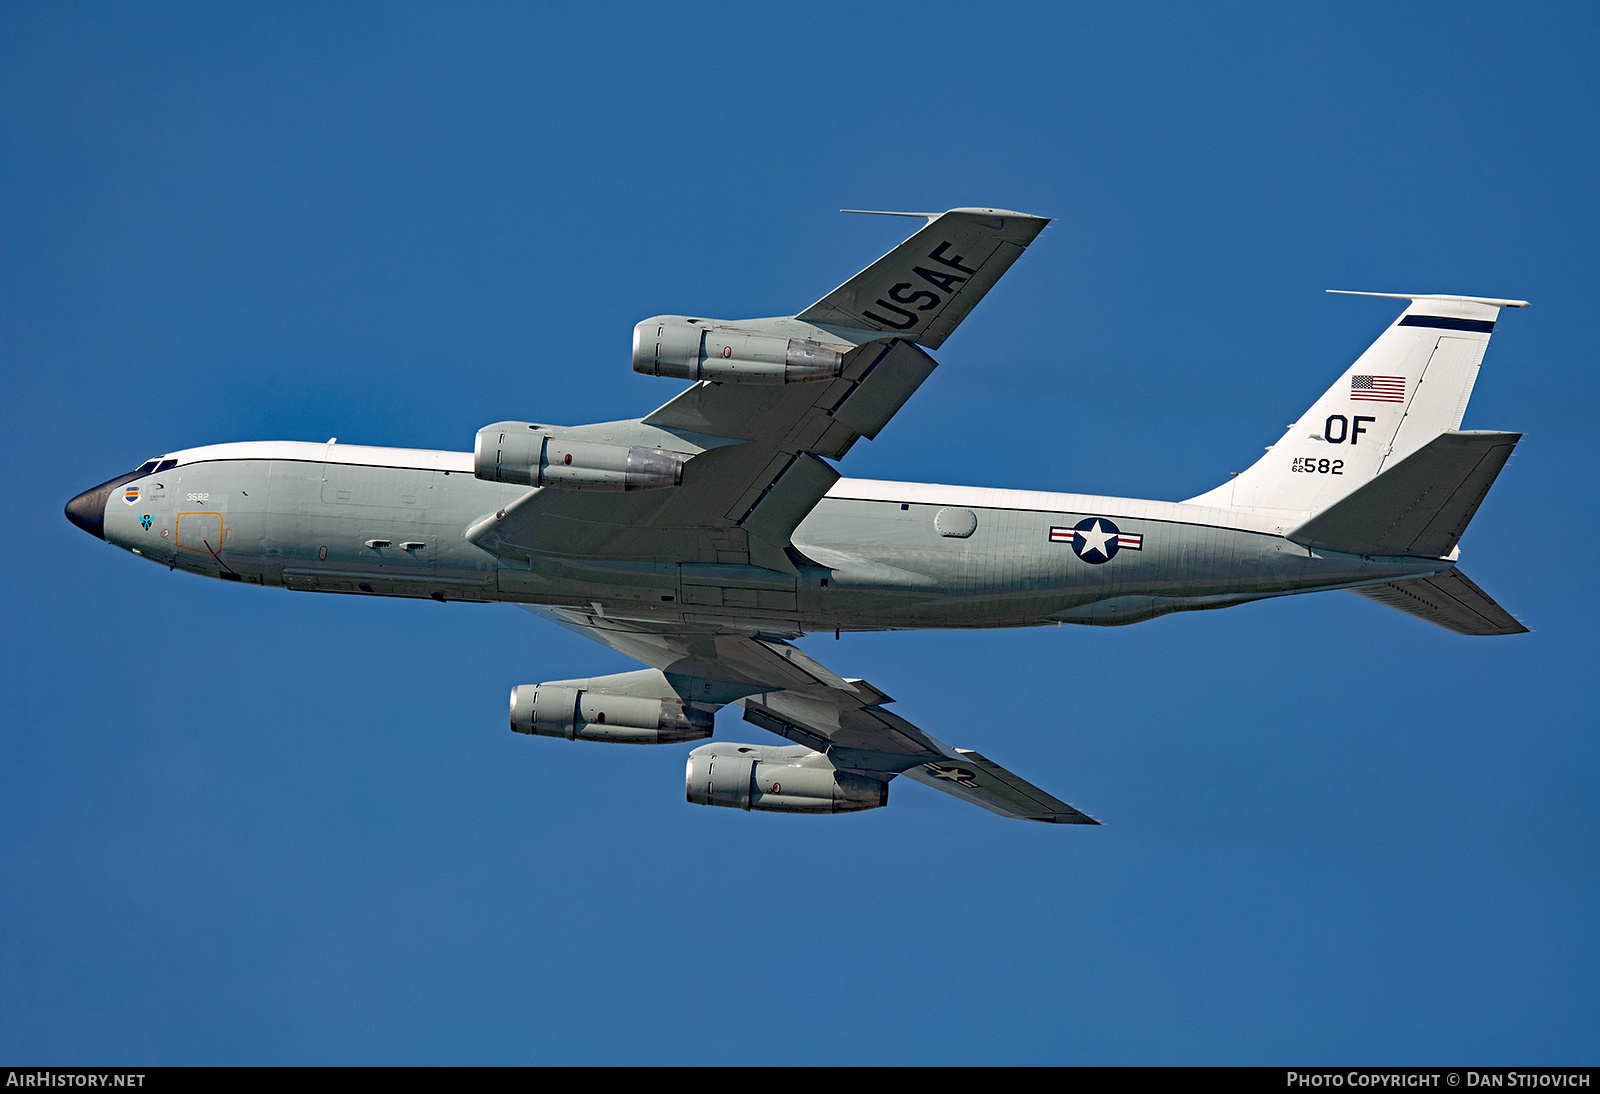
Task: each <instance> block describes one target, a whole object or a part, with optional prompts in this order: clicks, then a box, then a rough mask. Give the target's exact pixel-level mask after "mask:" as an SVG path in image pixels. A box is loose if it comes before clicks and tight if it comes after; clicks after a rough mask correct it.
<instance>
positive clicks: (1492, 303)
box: [1322, 289, 1531, 308]
mask: <svg viewBox="0 0 1600 1094" xmlns="http://www.w3.org/2000/svg"><path fill="white" fill-rule="evenodd" d="M1322 291H1323V292H1331V293H1337V294H1338V295H1340V296H1381V297H1384V298H1385V299H1387V300H1412V301H1416V300H1443V301H1447V302H1449V303H1451V304H1482V305H1484V306H1485V307H1489V308H1526V307H1530V306H1531V305H1529V303H1528V302H1527V301H1526V300H1496V299H1495V298H1494V297H1492V296H1440V295H1437V294H1430V293H1408V292H1356V291H1355V290H1354V289H1324V290H1322Z"/></svg>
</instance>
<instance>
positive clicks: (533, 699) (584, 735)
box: [511, 684, 714, 745]
mask: <svg viewBox="0 0 1600 1094" xmlns="http://www.w3.org/2000/svg"><path fill="white" fill-rule="evenodd" d="M713 713H714V712H713V711H710V710H707V709H705V708H704V707H701V706H698V705H696V704H694V703H686V702H684V701H683V700H681V699H643V698H639V697H637V696H632V695H618V694H616V693H614V692H606V691H597V690H594V689H592V688H580V687H572V686H570V685H566V684H520V685H518V686H517V687H514V688H512V689H511V728H512V729H513V730H515V731H516V732H518V733H532V734H537V735H538V736H540V737H565V738H566V739H567V740H569V741H609V742H611V743H613V744H629V745H668V744H677V743H679V742H681V741H699V740H703V739H705V738H706V737H709V736H711V726H712V721H713Z"/></svg>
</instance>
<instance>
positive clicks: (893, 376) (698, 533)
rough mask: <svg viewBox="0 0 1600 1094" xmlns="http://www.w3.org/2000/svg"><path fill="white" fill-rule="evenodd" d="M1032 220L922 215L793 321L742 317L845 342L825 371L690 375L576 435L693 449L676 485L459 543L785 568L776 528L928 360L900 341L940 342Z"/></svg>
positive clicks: (586, 501)
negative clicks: (640, 409)
mask: <svg viewBox="0 0 1600 1094" xmlns="http://www.w3.org/2000/svg"><path fill="white" fill-rule="evenodd" d="M1047 223H1049V221H1048V220H1046V219H1045V218H1042V217H1030V216H1023V215H1022V214H1018V213H1005V212H996V211H994V210H971V209H957V210H953V211H951V212H949V213H944V214H941V215H939V216H935V217H931V218H930V219H929V222H928V224H927V226H926V227H924V228H923V229H922V230H921V231H919V232H917V233H916V234H915V235H913V236H912V237H911V238H910V239H908V240H907V241H906V242H904V243H902V244H901V245H900V246H899V247H896V248H895V249H894V250H892V251H890V252H889V253H888V254H887V255H885V256H884V257H883V258H881V259H879V260H878V261H877V262H875V263H873V264H872V265H871V266H869V267H867V269H865V270H863V271H862V272H861V273H859V274H857V275H856V276H855V277H853V278H851V279H850V280H849V281H847V282H846V283H845V284H844V285H842V286H840V287H839V288H838V289H835V290H834V291H833V292H832V293H829V294H828V295H827V296H826V297H824V298H823V299H822V300H820V301H818V302H817V303H816V304H813V305H812V306H811V307H810V308H807V309H806V310H805V311H804V312H802V313H801V314H800V315H799V316H796V317H794V318H792V319H778V320H759V321H757V320H752V321H751V322H753V323H756V322H759V323H761V324H764V325H765V327H764V329H769V330H770V331H771V332H775V333H787V334H788V335H790V336H792V337H795V338H800V339H816V338H823V339H825V340H827V341H829V342H832V343H834V344H837V345H841V346H847V347H849V349H848V352H847V353H846V354H845V356H844V361H843V371H842V373H841V375H839V376H838V377H837V378H835V379H832V380H819V381H814V382H809V383H790V384H740V383H716V382H710V381H704V382H700V383H697V384H695V385H694V386H693V387H691V388H689V389H688V390H687V391H685V392H683V393H682V394H681V395H679V396H678V397H677V398H675V399H673V400H672V401H671V402H669V403H667V404H666V405H665V406H663V407H661V408H660V409H659V410H657V411H655V412H654V413H652V414H650V415H648V416H647V417H645V418H644V419H642V420H640V421H636V422H616V423H610V424H607V425H603V426H593V427H585V429H586V430H587V431H590V432H593V433H595V434H596V437H595V439H597V440H604V441H607V442H613V440H614V439H615V443H623V444H641V445H645V446H648V447H659V448H664V449H667V450H669V451H679V452H682V451H691V452H694V453H696V454H695V455H693V457H692V458H691V459H689V461H688V462H687V464H685V465H684V468H683V480H682V483H681V484H680V485H678V486H676V487H673V488H670V489H660V490H637V491H632V492H628V493H598V492H583V491H575V490H559V489H544V490H537V491H531V492H530V493H529V494H527V495H525V496H524V497H523V498H521V499H519V500H518V501H517V502H516V503H514V504H513V505H510V506H507V507H506V508H505V509H504V510H501V511H499V512H498V513H495V514H490V515H488V516H487V517H485V518H483V519H480V520H479V521H477V522H475V523H474V524H473V526H472V527H471V528H469V529H468V531H467V538H468V539H469V540H471V541H472V542H474V543H476V544H478V545H479V546H481V547H483V548H485V549H486V550H490V551H493V552H495V553H496V554H501V555H504V554H505V553H506V552H508V551H509V552H510V553H512V554H517V553H520V552H527V553H543V554H553V555H560V556H566V557H585V558H600V559H629V560H636V561H658V562H698V563H713V564H749V565H755V566H761V567H764V568H767V569H771V570H777V571H781V572H783V573H787V574H791V575H792V574H794V573H796V572H797V571H796V570H795V568H794V565H793V562H792V561H791V560H790V558H789V557H788V553H787V549H788V547H789V546H790V534H791V533H792V532H793V531H794V528H795V527H796V526H797V525H798V524H799V523H800V522H801V521H802V520H804V519H805V516H806V514H807V513H809V512H810V511H811V509H812V507H814V506H815V505H816V504H817V502H818V501H820V500H821V499H822V497H823V495H824V494H826V493H827V492H828V490H829V488H830V487H832V486H833V484H834V483H835V482H836V481H837V480H838V478H839V473H838V472H837V471H836V470H834V469H833V468H832V467H831V466H830V465H829V464H828V463H827V462H826V460H837V459H839V458H841V457H843V456H844V454H845V453H846V452H848V451H849V450H850V447H851V446H852V445H854V444H855V442H856V441H857V440H859V439H860V438H862V437H866V438H868V439H871V438H873V437H876V436H877V435H878V431H879V430H881V429H882V428H883V427H884V426H885V425H886V424H887V423H888V421H889V419H890V418H892V417H893V416H894V414H895V413H896V412H897V411H898V410H899V409H900V407H901V406H902V405H904V403H905V401H906V400H907V399H909V398H910V397H911V395H912V393H913V392H915V391H916V390H917V388H918V387H919V386H920V385H921V384H922V382H923V381H924V380H926V379H927V378H928V376H929V375H930V374H931V373H932V372H933V369H934V367H935V365H936V362H935V361H934V360H933V358H932V357H930V356H928V354H927V353H926V352H924V351H923V350H922V348H921V347H920V346H918V345H916V344H915V343H916V342H922V343H923V344H926V345H929V346H938V345H939V344H940V343H942V342H943V341H944V339H945V337H946V336H947V335H948V334H949V333H950V331H951V330H953V329H954V328H955V326H956V324H957V323H959V322H960V321H961V319H962V318H963V317H965V316H966V314H967V313H968V312H970V311H971V310H972V307H973V305H974V304H976V303H977V301H978V300H979V299H980V298H981V297H982V296H983V295H984V294H985V293H986V292H987V291H988V290H989V288H990V287H992V286H993V285H994V283H995V281H996V280H998V279H999V277H1000V275H1001V274H1002V273H1004V272H1005V270H1006V269H1007V268H1009V267H1010V265H1011V263H1012V262H1014V261H1015V260H1016V258H1017V256H1018V255H1020V254H1021V253H1022V249H1023V248H1024V247H1026V246H1027V244H1028V243H1029V242H1030V241H1031V240H1032V239H1033V238H1034V236H1036V235H1038V233H1039V232H1040V231H1041V230H1042V229H1043V228H1044V226H1045V225H1046V224H1047ZM919 286H920V287H919ZM880 296H881V297H883V301H882V302H881V303H880V302H878V300H879V297H880ZM857 305H859V307H858V306H857ZM891 306H893V307H894V308H898V309H901V310H903V311H905V312H906V314H907V315H910V316H912V317H914V318H912V319H907V318H905V317H904V316H901V315H899V314H898V313H897V312H894V311H889V310H888V309H889V308H890V307H891ZM880 319H881V321H880ZM891 320H892V321H891Z"/></svg>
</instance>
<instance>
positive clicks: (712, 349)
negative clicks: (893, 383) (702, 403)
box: [633, 315, 850, 384]
mask: <svg viewBox="0 0 1600 1094" xmlns="http://www.w3.org/2000/svg"><path fill="white" fill-rule="evenodd" d="M849 351H850V347H849V346H830V345H824V344H823V343H821V342H814V341H810V340H807V339H800V338H785V337H783V336H782V335H775V334H763V333H761V332H759V331H752V330H743V329H740V328H739V327H735V326H727V325H724V324H722V323H720V322H718V321H716V320H713V319H690V318H687V317H686V316H682V315H658V316H656V317H655V318H654V319H646V320H645V321H644V322H643V323H640V324H639V325H638V326H636V327H634V328H633V371H635V372H642V373H644V374H645V375H646V376H675V377H677V378H678V379H680V380H716V381H718V382H719V383H732V384H801V383H810V382H812V381H816V380H831V379H833V378H834V377H836V376H838V375H839V374H840V373H842V372H843V371H844V355H845V354H846V353H848V352H849Z"/></svg>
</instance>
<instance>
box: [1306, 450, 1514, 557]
mask: <svg viewBox="0 0 1600 1094" xmlns="http://www.w3.org/2000/svg"><path fill="white" fill-rule="evenodd" d="M1521 438H1522V434H1520V433H1492V432H1487V431H1475V432H1467V433H1461V432H1448V433H1441V434H1439V436H1437V437H1435V438H1434V439H1433V440H1431V441H1429V442H1428V443H1427V444H1425V445H1423V446H1422V447H1421V448H1419V449H1418V450H1417V451H1415V452H1413V453H1412V454H1411V455H1409V456H1407V457H1406V458H1405V459H1403V460H1401V461H1400V462H1399V463H1397V464H1395V465H1394V466H1393V467H1390V468H1389V469H1387V470H1386V471H1384V472H1383V473H1382V474H1381V475H1379V476H1378V477H1377V478H1375V479H1373V480H1372V481H1371V482H1368V483H1367V484H1366V485H1365V486H1362V487H1361V488H1360V489H1359V490H1356V491H1355V492H1354V493H1352V494H1349V495H1348V496H1346V497H1345V498H1344V499H1343V500H1341V501H1338V502H1335V503H1334V504H1333V505H1331V506H1330V507H1328V508H1327V509H1324V510H1323V511H1322V512H1320V513H1318V514H1317V515H1316V516H1314V517H1312V518H1311V519H1310V520H1308V521H1306V522H1305V523H1304V524H1302V525H1301V526H1300V527H1298V528H1296V529H1295V530H1294V531H1292V532H1290V533H1289V538H1290V539H1291V540H1293V541H1294V542H1296V543H1300V544H1304V545H1305V546H1307V547H1319V548H1322V549H1323V550H1328V551H1346V552H1349V553H1351V554H1360V555H1420V556H1423V557H1426V558H1442V557H1443V556H1445V555H1448V554H1449V553H1450V552H1451V551H1452V550H1454V549H1455V545H1456V542H1457V541H1458V540H1459V539H1460V538H1461V533H1462V532H1464V531H1466V527H1467V522H1468V521H1470V520H1471V519H1472V516H1473V514H1474V513H1476V512H1477V511H1478V506H1479V504H1480V503H1482V501H1483V498H1484V495H1485V494H1487V493H1488V492H1489V487H1491V486H1493V485H1494V480H1495V477H1496V476H1497V475H1499V474H1500V469H1501V468H1502V467H1504V466H1505V462H1506V460H1507V459H1509V458H1510V457H1511V450H1512V449H1513V448H1515V447H1516V444H1517V441H1518V440H1520V439H1521Z"/></svg>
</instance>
